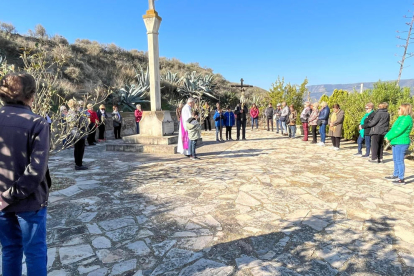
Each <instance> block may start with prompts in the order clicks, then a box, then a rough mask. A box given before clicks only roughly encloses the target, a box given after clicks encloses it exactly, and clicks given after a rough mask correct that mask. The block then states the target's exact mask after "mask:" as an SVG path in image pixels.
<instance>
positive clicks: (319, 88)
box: [308, 79, 414, 100]
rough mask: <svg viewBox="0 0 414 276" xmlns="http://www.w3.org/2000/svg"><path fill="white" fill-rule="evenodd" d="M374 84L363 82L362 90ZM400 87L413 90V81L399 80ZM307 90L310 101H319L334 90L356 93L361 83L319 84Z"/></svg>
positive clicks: (310, 86)
mask: <svg viewBox="0 0 414 276" xmlns="http://www.w3.org/2000/svg"><path fill="white" fill-rule="evenodd" d="M374 83H375V82H364V83H363V84H364V90H366V89H372V88H374ZM400 86H401V87H410V88H414V79H409V80H401V81H400ZM308 89H309V91H310V97H311V99H312V100H319V99H320V98H321V97H322V95H323V94H326V95H328V96H330V95H332V93H333V91H334V90H335V89H338V90H340V89H342V90H347V91H353V90H354V89H355V90H356V91H360V90H361V83H349V84H320V85H309V86H308Z"/></svg>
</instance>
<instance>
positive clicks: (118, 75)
mask: <svg viewBox="0 0 414 276" xmlns="http://www.w3.org/2000/svg"><path fill="white" fill-rule="evenodd" d="M39 45H42V49H43V50H45V51H46V52H47V56H48V57H47V59H49V60H53V59H55V60H57V59H59V60H62V61H63V64H62V66H61V69H60V78H59V81H58V82H57V87H56V89H57V90H58V91H59V94H61V95H62V96H64V97H66V98H69V97H76V96H77V95H82V94H84V93H87V92H88V91H91V90H93V89H94V88H95V87H98V86H106V87H110V88H111V89H112V90H114V91H116V90H117V89H120V88H121V87H124V86H125V85H126V84H131V83H134V81H135V79H136V74H137V69H138V68H144V69H146V68H147V65H148V56H147V53H146V52H144V51H139V50H135V49H134V50H129V51H128V50H125V49H122V48H120V47H118V46H117V45H115V44H101V43H99V42H97V41H90V40H88V39H77V40H76V41H75V43H73V44H70V43H69V42H68V41H67V40H66V39H65V38H64V37H62V36H59V35H54V36H49V35H48V34H47V32H46V30H45V29H44V28H43V27H42V26H41V25H38V26H36V28H35V30H34V31H31V30H29V32H28V34H27V35H21V34H18V33H17V32H16V30H15V29H14V27H13V25H11V24H6V23H1V22H0V54H3V55H5V56H6V58H7V62H8V64H13V65H15V66H16V67H18V68H23V67H24V64H23V61H22V59H21V55H22V54H23V53H24V52H25V51H27V50H29V51H36V49H37V48H38V46H39ZM160 67H161V75H165V74H167V72H171V73H174V74H177V76H184V75H185V74H188V73H191V72H193V71H195V72H197V73H198V74H202V75H213V76H214V81H213V83H214V94H215V95H216V96H217V98H219V99H222V100H224V101H226V98H233V99H230V100H232V101H234V97H235V95H236V96H237V90H234V89H232V88H231V87H230V85H231V83H230V82H229V81H227V80H226V79H225V78H224V77H223V76H222V75H220V74H214V72H213V69H210V68H202V67H201V66H200V65H199V64H198V63H188V64H185V63H183V62H181V61H179V60H178V59H175V58H172V59H169V58H165V57H161V58H160ZM50 70H53V68H50ZM161 86H162V95H163V99H164V102H163V106H167V108H168V106H169V105H173V104H175V103H171V102H168V99H169V97H168V94H169V93H176V89H177V87H174V85H173V84H171V83H168V82H163V83H162V84H161ZM252 92H254V93H255V94H256V93H260V94H262V93H263V92H264V90H262V89H259V88H255V89H253V90H252Z"/></svg>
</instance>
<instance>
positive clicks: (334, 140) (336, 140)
mask: <svg viewBox="0 0 414 276" xmlns="http://www.w3.org/2000/svg"><path fill="white" fill-rule="evenodd" d="M331 139H332V145H333V146H334V147H335V148H339V147H340V145H341V137H331Z"/></svg>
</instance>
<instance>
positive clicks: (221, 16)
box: [0, 0, 414, 89]
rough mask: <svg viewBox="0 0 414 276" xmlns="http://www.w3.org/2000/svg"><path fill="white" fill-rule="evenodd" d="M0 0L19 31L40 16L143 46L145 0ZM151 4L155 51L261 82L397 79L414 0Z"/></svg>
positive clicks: (179, 0) (411, 73) (71, 33)
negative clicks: (401, 37) (155, 15)
mask: <svg viewBox="0 0 414 276" xmlns="http://www.w3.org/2000/svg"><path fill="white" fill-rule="evenodd" d="M2 2H4V3H3V9H2V13H1V15H0V21H3V22H11V23H13V24H14V25H15V26H16V28H17V30H18V31H19V32H20V33H26V32H27V31H28V29H34V26H35V25H36V24H42V25H43V26H44V27H45V28H46V30H47V32H48V33H49V34H52V35H53V34H60V35H62V36H64V37H66V38H67V39H68V40H69V41H70V42H74V41H75V39H76V38H87V39H90V40H97V41H99V42H100V43H115V44H116V45H118V46H120V47H123V48H126V49H138V50H144V51H146V50H147V40H146V31H145V26H144V23H143V21H142V15H143V14H144V13H145V11H146V9H147V8H148V1H147V0H135V1H133V0H87V1H86V0H72V1H60V0H58V1H56V0H54V1H51V0H36V1H33V0H20V1H13V4H10V3H11V2H10V0H0V3H2ZM396 3H398V4H396ZM6 7H7V8H6ZM156 8H157V10H158V12H159V14H160V16H161V17H162V18H163V22H162V24H161V29H160V55H161V56H165V57H168V58H178V59H180V60H181V61H183V62H186V63H188V62H198V63H199V64H200V65H201V66H203V67H209V68H212V69H213V70H214V72H215V73H220V74H222V75H223V76H224V77H225V78H227V79H228V80H230V81H234V82H237V81H239V80H240V78H241V77H243V78H244V79H245V82H246V83H248V84H252V85H255V86H260V87H262V88H264V89H268V88H269V87H270V86H271V83H272V82H274V81H275V80H276V79H277V77H278V76H281V77H284V78H285V80H286V81H288V82H291V83H301V82H302V81H303V79H304V78H305V77H308V79H309V83H310V84H340V83H356V82H362V81H365V82H367V81H377V80H379V79H381V80H391V79H396V78H397V76H398V71H399V65H398V64H397V61H398V59H399V57H396V56H395V54H402V48H397V47H396V45H397V44H400V41H398V39H396V38H395V36H396V35H397V34H396V30H406V29H407V26H406V25H405V22H406V21H407V19H404V18H403V15H405V14H409V13H408V10H410V9H411V10H414V6H413V1H412V0H398V1H390V0H375V1H374V0H363V1H362V0H346V1H340V0H262V1H253V0H157V1H156ZM401 42H402V41H401ZM412 47H413V48H412V52H414V45H413V46H412ZM406 63H407V65H413V66H411V67H408V68H406V69H405V71H404V72H403V76H402V77H403V78H414V58H413V59H412V60H410V59H409V60H408V61H407V62H406Z"/></svg>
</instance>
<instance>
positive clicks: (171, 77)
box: [161, 71, 180, 85]
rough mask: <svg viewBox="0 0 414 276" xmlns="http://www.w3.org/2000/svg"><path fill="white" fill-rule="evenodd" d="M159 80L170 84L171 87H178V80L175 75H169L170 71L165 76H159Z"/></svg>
mask: <svg viewBox="0 0 414 276" xmlns="http://www.w3.org/2000/svg"><path fill="white" fill-rule="evenodd" d="M161 80H162V81H165V82H168V83H170V84H173V85H178V84H179V82H180V79H179V77H178V74H177V73H171V71H168V72H167V74H165V75H164V76H161Z"/></svg>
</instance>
